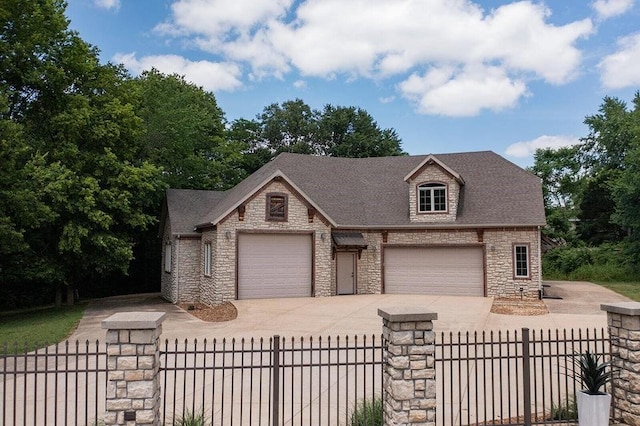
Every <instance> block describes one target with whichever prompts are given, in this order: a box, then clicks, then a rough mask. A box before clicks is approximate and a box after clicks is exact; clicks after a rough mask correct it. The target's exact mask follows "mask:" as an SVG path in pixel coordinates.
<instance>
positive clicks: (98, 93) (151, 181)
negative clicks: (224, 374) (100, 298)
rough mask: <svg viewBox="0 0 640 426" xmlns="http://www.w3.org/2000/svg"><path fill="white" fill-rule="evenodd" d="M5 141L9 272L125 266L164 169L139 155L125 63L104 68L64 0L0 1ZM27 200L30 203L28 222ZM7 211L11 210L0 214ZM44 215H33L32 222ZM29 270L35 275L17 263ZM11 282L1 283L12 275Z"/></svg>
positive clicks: (22, 275)
mask: <svg viewBox="0 0 640 426" xmlns="http://www.w3.org/2000/svg"><path fill="white" fill-rule="evenodd" d="M0 7H1V9H0V20H1V22H0V28H2V34H1V35H0V39H1V40H2V41H3V43H2V44H0V46H1V47H0V49H1V50H0V65H1V66H2V70H3V72H2V73H1V75H2V81H1V82H0V96H2V98H3V99H6V100H7V102H6V107H5V108H4V109H3V112H2V116H1V117H0V119H1V120H2V123H3V124H2V132H3V135H2V140H3V147H4V145H9V146H11V148H10V149H9V150H8V151H7V152H6V153H5V151H4V149H3V154H2V155H3V156H5V155H6V156H7V157H8V160H9V163H10V164H11V168H10V170H9V169H7V170H8V171H7V173H9V174H11V176H12V178H10V179H7V180H6V181H3V184H2V185H3V187H2V190H3V193H5V194H6V193H11V194H13V196H14V197H17V198H19V200H14V201H11V200H8V201H4V203H3V204H8V203H10V202H11V203H14V207H13V208H12V209H10V210H8V211H6V215H7V217H8V219H3V224H4V223H7V222H9V223H10V225H9V226H8V227H7V229H9V230H11V229H13V231H14V232H8V233H4V232H3V233H2V234H0V237H1V238H2V241H0V245H2V246H4V245H5V244H9V241H7V240H8V239H9V237H10V236H11V235H12V234H14V236H15V233H16V232H17V233H19V234H20V235H21V236H22V240H21V241H22V243H21V246H20V247H18V249H17V250H13V252H12V253H11V254H9V255H8V256H3V258H2V260H0V262H2V265H1V266H0V267H1V268H2V271H3V275H2V276H3V277H13V279H14V280H29V279H40V280H43V281H46V282H49V283H52V284H55V283H58V284H66V285H68V286H70V287H75V286H80V285H82V284H83V282H84V281H85V280H86V279H88V278H89V277H91V276H93V275H95V274H104V273H107V272H109V271H114V270H117V271H121V272H126V271H127V268H128V265H129V262H130V260H131V259H132V252H133V251H132V247H133V244H134V235H135V234H136V232H138V231H139V230H142V229H145V228H147V227H148V226H150V225H151V224H152V223H153V222H154V220H155V219H154V216H153V215H150V214H148V213H146V212H147V210H148V208H149V207H150V205H151V203H152V202H153V199H154V196H155V194H156V193H157V192H158V191H161V190H162V183H161V180H160V169H159V168H158V167H156V166H155V165H153V164H151V163H149V162H145V161H141V160H140V152H141V148H142V146H141V143H140V141H141V135H142V133H143V130H144V129H143V126H142V124H143V123H142V120H141V119H140V118H139V117H138V116H136V114H135V111H134V105H135V104H136V103H137V102H138V98H137V95H136V92H135V91H131V90H130V87H128V86H127V84H125V83H126V81H127V78H128V77H127V75H126V73H125V71H124V70H123V69H122V68H119V67H115V66H112V65H104V66H103V65H100V64H99V62H98V58H97V51H96V50H95V49H94V48H92V47H91V46H89V45H88V44H86V43H85V42H84V41H82V40H81V39H80V38H79V37H78V35H77V34H76V33H75V32H73V31H70V30H69V29H68V22H67V20H66V18H65V16H64V12H65V4H64V2H62V1H58V0H41V1H29V2H3V3H2V6H0ZM20 203H22V204H23V205H32V206H33V207H30V209H31V213H32V214H31V217H30V216H29V215H28V214H27V213H26V212H25V209H24V208H23V207H20ZM3 214H5V212H3ZM33 216H37V217H35V218H34V217H33ZM24 265H30V271H32V273H33V274H32V275H31V276H29V275H27V273H26V272H25V271H24V270H23V269H22V268H21V266H24ZM5 279H6V278H5Z"/></svg>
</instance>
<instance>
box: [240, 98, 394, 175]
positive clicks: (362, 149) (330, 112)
mask: <svg viewBox="0 0 640 426" xmlns="http://www.w3.org/2000/svg"><path fill="white" fill-rule="evenodd" d="M228 137H229V139H231V140H234V141H239V142H242V143H243V144H244V147H245V149H244V153H245V168H246V170H247V171H248V172H253V171H255V170H257V169H258V168H260V167H261V166H262V165H263V164H265V163H266V162H267V161H269V160H270V159H271V158H273V157H275V156H276V155H278V154H280V153H281V152H295V153H302V154H315V155H329V156H333V157H381V156H390V155H405V153H404V152H403V151H402V149H401V141H400V138H399V137H398V135H397V133H396V131H395V130H393V129H381V128H380V127H379V126H378V124H377V123H376V122H375V120H374V119H373V117H371V115H370V114H369V113H368V112H367V111H365V110H363V109H361V108H356V107H342V106H338V107H336V106H333V105H326V106H325V107H324V109H323V110H322V111H317V110H313V109H311V107H309V106H308V105H307V104H305V103H304V101H302V100H301V99H295V100H293V101H286V102H283V103H282V104H277V103H274V104H271V105H268V106H267V107H265V108H264V110H263V112H262V113H261V114H259V115H258V116H257V117H256V119H254V120H247V119H240V120H235V121H234V122H233V123H232V124H231V126H230V129H229V131H228Z"/></svg>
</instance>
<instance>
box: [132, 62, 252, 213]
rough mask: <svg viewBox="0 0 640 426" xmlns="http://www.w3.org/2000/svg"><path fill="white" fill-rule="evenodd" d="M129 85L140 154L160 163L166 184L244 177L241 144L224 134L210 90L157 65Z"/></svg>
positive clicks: (222, 185)
mask: <svg viewBox="0 0 640 426" xmlns="http://www.w3.org/2000/svg"><path fill="white" fill-rule="evenodd" d="M134 86H135V88H136V89H138V90H139V91H140V102H139V103H138V106H137V108H136V112H137V115H138V116H139V117H141V118H142V120H143V123H144V129H145V132H144V134H143V136H142V157H143V158H145V159H148V160H149V161H151V162H152V163H154V164H156V165H158V166H161V167H162V169H163V175H162V178H163V180H164V182H165V183H166V184H167V185H168V186H169V187H171V188H192V189H227V188H229V187H230V186H233V185H235V184H236V183H237V182H239V181H240V180H241V179H242V178H243V177H244V171H243V170H242V152H241V151H242V145H241V144H240V143H238V142H235V141H233V140H227V139H226V134H225V120H224V114H223V112H222V110H221V109H220V108H219V107H218V104H217V102H216V99H215V96H214V95H213V93H209V92H206V91H204V90H203V89H202V88H201V87H198V86H195V85H194V84H191V83H188V82H187V81H185V79H184V77H181V76H178V75H175V74H174V75H164V74H162V73H160V72H158V71H157V70H151V71H148V72H144V73H142V75H140V77H138V78H137V79H136V80H135V81H134ZM158 210H159V206H158Z"/></svg>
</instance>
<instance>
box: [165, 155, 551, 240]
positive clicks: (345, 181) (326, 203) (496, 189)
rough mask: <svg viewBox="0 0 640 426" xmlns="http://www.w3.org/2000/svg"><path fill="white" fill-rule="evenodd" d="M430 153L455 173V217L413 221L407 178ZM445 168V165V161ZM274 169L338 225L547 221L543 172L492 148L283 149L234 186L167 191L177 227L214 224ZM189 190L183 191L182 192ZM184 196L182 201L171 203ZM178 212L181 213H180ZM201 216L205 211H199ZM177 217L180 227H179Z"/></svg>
mask: <svg viewBox="0 0 640 426" xmlns="http://www.w3.org/2000/svg"><path fill="white" fill-rule="evenodd" d="M429 159H432V160H434V161H435V162H436V163H438V164H439V165H444V166H445V170H447V171H448V172H449V170H451V172H453V173H455V175H453V176H454V177H456V175H457V176H458V177H459V178H460V181H461V182H464V185H461V187H460V199H459V207H458V216H457V218H456V221H455V222H453V223H450V222H449V223H446V224H445V223H442V224H438V223H424V224H423V223H415V222H410V220H409V198H408V197H409V183H408V182H407V181H405V178H406V177H410V176H411V175H412V174H413V173H415V171H417V170H419V169H420V168H421V167H423V166H424V165H425V163H426V162H428V161H429ZM441 167H442V166H441ZM275 176H281V177H283V178H284V179H285V180H286V181H287V182H288V183H290V184H291V185H292V186H293V187H294V188H295V189H296V191H298V192H299V193H300V194H301V196H303V197H304V198H305V199H306V201H307V202H309V203H310V204H311V205H313V206H314V207H316V208H317V210H318V211H319V212H321V213H322V214H323V215H324V216H325V217H326V218H327V220H329V222H330V223H331V224H332V225H334V226H335V227H338V228H385V227H388V228H393V227H413V228H417V227H438V226H441V227H442V226H446V227H452V226H453V227H455V226H484V227H491V226H494V227H495V226H537V225H544V223H545V216H544V203H543V199H542V187H541V181H540V179H539V178H538V177H537V176H535V175H533V174H531V173H529V172H527V171H526V170H524V169H522V168H520V167H518V166H516V165H515V164H513V163H511V162H509V161H507V160H506V159H504V158H502V157H501V156H499V155H497V154H495V153H493V152H490V151H481V152H467V153H456V154H435V155H430V156H427V155H419V156H404V157H374V158H338V157H318V156H311V155H303V154H289V153H284V154H280V155H279V156H278V157H276V158H274V159H273V160H272V161H270V162H269V163H267V164H265V165H264V166H263V167H262V168H260V169H259V170H257V171H256V172H255V173H253V174H252V175H251V176H249V177H247V178H246V179H245V180H243V181H242V182H240V183H239V184H238V185H236V186H235V187H234V188H232V189H230V190H228V191H225V192H218V191H193V190H170V191H172V193H171V198H170V192H169V191H168V192H167V203H168V206H169V209H168V213H169V215H170V218H171V219H170V220H171V229H172V232H173V233H176V231H177V230H178V229H181V230H186V228H187V227H188V226H189V223H190V226H191V229H190V232H194V228H195V226H196V225H198V224H203V223H211V224H214V225H215V224H216V223H217V221H219V220H222V219H223V218H224V217H225V216H226V214H228V213H229V212H231V211H233V209H235V208H236V207H237V206H238V205H239V204H241V203H242V202H244V201H245V200H246V199H248V198H249V197H250V196H251V195H252V194H254V193H255V192H256V191H258V190H260V189H261V188H262V187H263V186H264V185H265V184H266V183H268V182H270V181H271V179H273V177H275ZM181 191H184V193H183V194H181V195H178V194H177V193H178V192H181ZM174 203H179V204H181V206H173V204H174ZM174 214H175V215H178V216H179V217H178V218H174ZM198 215H199V216H198ZM174 222H175V224H176V225H175V226H176V227H175V228H174Z"/></svg>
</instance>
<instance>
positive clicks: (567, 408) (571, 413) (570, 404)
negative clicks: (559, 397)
mask: <svg viewBox="0 0 640 426" xmlns="http://www.w3.org/2000/svg"><path fill="white" fill-rule="evenodd" d="M577 418H578V404H577V403H576V399H575V397H574V396H573V395H570V396H569V397H568V398H567V399H566V400H565V401H560V403H559V404H558V405H556V404H555V403H553V402H552V403H551V412H550V414H549V418H548V419H547V420H575V419H577Z"/></svg>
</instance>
